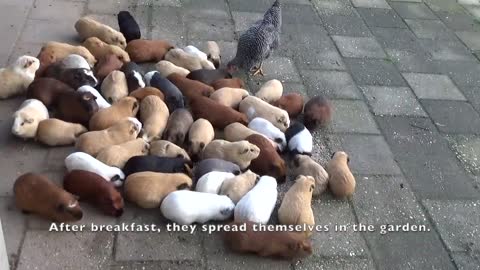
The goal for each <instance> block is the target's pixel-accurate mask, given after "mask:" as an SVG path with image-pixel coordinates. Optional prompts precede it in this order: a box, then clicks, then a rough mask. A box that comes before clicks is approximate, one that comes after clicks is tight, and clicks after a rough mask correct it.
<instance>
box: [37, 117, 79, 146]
mask: <svg viewBox="0 0 480 270" xmlns="http://www.w3.org/2000/svg"><path fill="white" fill-rule="evenodd" d="M87 131H88V130H87V128H86V127H84V126H82V125H80V124H75V123H69V122H65V121H62V120H59V119H55V118H50V119H45V120H43V121H40V123H39V124H38V129H37V134H36V137H35V138H36V139H37V140H38V141H39V142H41V143H43V144H46V145H49V146H62V145H72V144H74V143H75V140H76V138H77V137H78V136H80V135H82V134H83V133H85V132H87Z"/></svg>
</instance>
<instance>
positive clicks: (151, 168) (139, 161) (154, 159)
mask: <svg viewBox="0 0 480 270" xmlns="http://www.w3.org/2000/svg"><path fill="white" fill-rule="evenodd" d="M123 171H124V172H125V175H127V176H129V175H131V174H134V173H138V172H147V171H148V172H161V173H184V174H187V175H190V174H191V161H189V160H186V159H183V158H168V157H158V156H152V155H147V156H136V157H132V158H130V159H129V160H128V161H127V163H125V166H124V167H123Z"/></svg>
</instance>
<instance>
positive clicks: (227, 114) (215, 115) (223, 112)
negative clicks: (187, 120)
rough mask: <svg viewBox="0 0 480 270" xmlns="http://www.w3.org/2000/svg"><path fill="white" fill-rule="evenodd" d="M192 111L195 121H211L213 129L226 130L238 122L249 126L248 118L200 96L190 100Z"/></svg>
mask: <svg viewBox="0 0 480 270" xmlns="http://www.w3.org/2000/svg"><path fill="white" fill-rule="evenodd" d="M190 109H191V111H192V115H193V117H194V119H199V118H204V119H207V120H208V121H210V123H211V124H212V126H213V127H215V128H218V129H224V128H225V127H226V126H228V125H230V124H231V123H235V122H238V123H240V124H244V125H247V124H248V119H247V116H246V115H245V114H243V113H240V112H238V111H236V110H234V109H232V108H230V107H227V106H224V105H222V104H219V103H217V102H216V101H214V100H212V99H210V98H207V97H203V96H199V97H197V98H195V99H192V100H190Z"/></svg>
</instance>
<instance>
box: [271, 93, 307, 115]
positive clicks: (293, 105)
mask: <svg viewBox="0 0 480 270" xmlns="http://www.w3.org/2000/svg"><path fill="white" fill-rule="evenodd" d="M303 102H304V101H303V96H302V95H300V94H298V93H290V94H286V95H283V96H282V97H281V98H280V99H278V100H277V101H275V102H273V103H272V104H273V105H274V106H277V107H278V108H280V109H283V110H285V111H287V112H288V115H289V116H290V118H295V117H297V116H298V115H300V114H301V113H302V112H303Z"/></svg>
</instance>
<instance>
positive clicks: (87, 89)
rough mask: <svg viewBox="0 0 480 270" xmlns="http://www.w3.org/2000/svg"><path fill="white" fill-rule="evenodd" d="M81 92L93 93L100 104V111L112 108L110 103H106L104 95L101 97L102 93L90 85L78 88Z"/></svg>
mask: <svg viewBox="0 0 480 270" xmlns="http://www.w3.org/2000/svg"><path fill="white" fill-rule="evenodd" d="M77 91H79V92H89V93H92V95H94V96H95V97H96V98H97V99H96V100H95V101H97V104H98V107H99V108H100V109H105V108H109V107H110V106H112V105H110V103H108V101H106V100H105V99H104V98H103V96H102V95H100V93H99V92H98V91H97V89H95V88H93V87H91V86H90V85H84V86H82V87H80V88H78V90H77Z"/></svg>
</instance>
